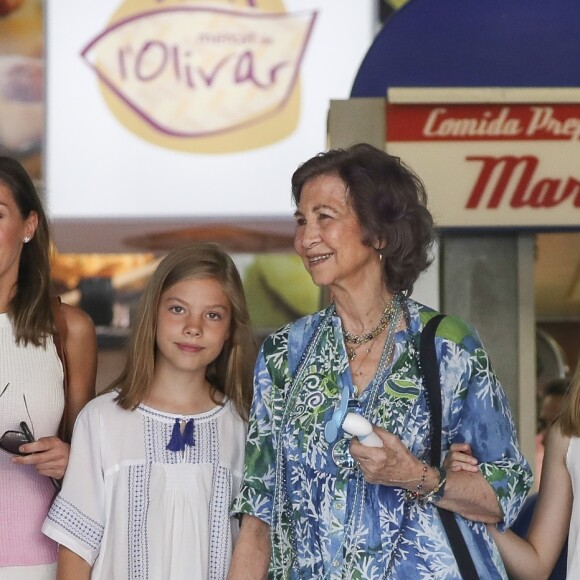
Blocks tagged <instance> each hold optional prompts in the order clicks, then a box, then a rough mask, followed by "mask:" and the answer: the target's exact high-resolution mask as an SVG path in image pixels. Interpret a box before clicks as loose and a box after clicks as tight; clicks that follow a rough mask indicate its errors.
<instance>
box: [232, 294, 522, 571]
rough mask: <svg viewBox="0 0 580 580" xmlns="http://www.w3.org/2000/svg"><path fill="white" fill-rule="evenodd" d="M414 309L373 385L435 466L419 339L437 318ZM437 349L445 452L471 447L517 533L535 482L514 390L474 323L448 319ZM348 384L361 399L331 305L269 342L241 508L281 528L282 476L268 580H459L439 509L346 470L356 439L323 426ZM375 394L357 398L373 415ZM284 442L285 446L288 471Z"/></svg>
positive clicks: (482, 559) (387, 421)
mask: <svg viewBox="0 0 580 580" xmlns="http://www.w3.org/2000/svg"><path fill="white" fill-rule="evenodd" d="M405 308H406V314H407V328H405V329H404V330H400V331H399V332H397V334H396V336H395V352H394V356H393V362H392V366H391V367H390V368H387V369H386V370H385V372H384V373H382V375H383V376H377V377H375V381H376V383H377V384H376V388H377V389H378V392H377V396H376V399H375V401H376V403H375V408H374V409H373V410H371V415H370V417H371V421H372V422H373V423H375V424H376V425H379V426H380V427H383V428H384V429H387V430H388V431H390V432H392V433H394V434H395V435H397V436H398V437H399V438H400V439H401V440H402V441H403V443H404V444H405V445H406V446H407V448H408V449H410V451H411V452H412V453H413V454H414V455H415V456H416V457H418V458H420V459H422V458H425V459H427V458H428V456H429V444H430V423H431V417H430V412H429V407H428V401H427V398H426V393H425V389H424V387H423V380H422V376H421V371H420V367H419V363H418V344H419V337H420V332H421V330H422V328H423V326H424V324H425V323H426V322H427V321H428V320H429V319H430V318H431V317H432V316H434V315H435V314H436V313H435V312H434V311H433V310H431V309H428V308H427V307H425V306H422V305H420V304H418V303H416V302H414V301H412V300H407V301H406V306H405ZM316 329H318V334H317V337H318V338H317V340H316V341H315V344H314V346H313V347H312V349H311V352H310V356H309V357H308V360H306V362H305V366H304V374H303V376H302V380H300V381H299V384H298V385H297V386H296V388H297V391H296V392H297V396H296V397H295V398H293V401H292V402H291V404H290V405H289V406H288V409H287V411H286V412H287V415H286V420H285V421H284V424H283V425H282V426H281V423H282V417H283V415H284V408H285V404H286V403H287V401H288V395H289V390H290V388H291V387H292V385H293V375H294V373H295V372H296V370H297V367H299V361H300V359H301V357H303V356H304V353H305V351H306V348H307V346H308V344H309V341H310V339H311V337H312V336H313V335H314V333H315V331H316ZM435 343H436V351H437V358H438V361H439V365H440V377H441V390H442V424H443V429H442V454H443V456H444V455H445V453H446V452H447V451H448V449H449V446H450V444H451V443H452V442H462V441H468V442H470V443H471V445H472V448H473V452H474V455H475V456H476V457H477V458H478V459H479V461H480V470H481V472H482V473H483V475H484V477H485V478H486V479H487V481H488V482H489V484H490V485H491V486H492V488H493V489H494V491H495V493H496V495H497V498H498V501H499V503H500V506H501V508H502V511H503V515H504V517H503V521H502V522H501V523H500V524H498V525H499V526H500V528H503V527H505V526H509V525H510V524H511V523H512V522H513V520H514V519H515V517H516V516H517V514H518V512H519V510H520V507H521V505H522V503H523V501H524V500H525V497H526V495H527V492H528V490H529V488H530V486H531V483H532V477H531V472H530V468H529V466H528V464H527V462H526V461H525V459H524V458H523V456H522V455H521V453H520V451H519V449H518V445H517V440H516V435H515V428H514V423H513V420H512V416H511V412H510V409H509V406H508V402H507V399H506V396H505V393H504V392H503V389H502V388H501V386H500V384H499V382H498V380H497V378H496V376H495V374H494V372H493V370H492V368H491V365H490V362H489V359H488V356H487V354H486V352H485V350H484V349H483V346H482V344H481V342H480V340H479V338H478V336H477V334H476V332H475V331H474V330H473V329H472V328H471V327H469V325H467V324H466V323H465V322H463V321H462V320H460V319H458V318H453V317H446V318H445V319H444V320H443V322H442V323H441V324H440V325H439V328H438V331H437V336H436V339H435ZM379 374H380V373H379ZM345 385H347V386H348V387H349V389H350V392H351V393H354V389H353V385H352V379H351V374H350V370H349V365H348V359H347V354H346V349H345V344H344V340H343V337H342V331H341V323H340V319H339V318H338V317H337V316H336V315H335V314H334V307H333V306H330V307H329V308H328V309H326V310H324V311H322V312H320V313H317V314H314V315H310V316H307V317H305V318H302V319H300V320H298V321H297V322H295V323H293V324H292V325H288V326H286V327H284V328H282V329H281V330H279V331H278V332H276V333H274V334H272V335H271V336H269V337H268V338H267V339H266V340H265V342H264V344H263V345H262V348H261V351H260V356H259V358H258V361H257V363H256V370H255V395H254V401H253V405H252V411H251V416H250V423H249V432H248V439H247V443H246V459H245V467H244V482H243V486H242V490H241V492H240V495H239V496H238V497H237V499H236V501H235V502H234V508H233V511H234V512H235V513H248V514H252V515H254V516H256V517H258V518H260V519H262V520H263V521H265V522H267V523H268V524H270V525H272V522H273V512H274V509H275V506H274V500H275V484H276V479H277V478H278V480H279V481H280V483H281V487H282V488H283V493H282V495H281V496H276V499H277V500H279V501H278V502H277V505H281V506H282V509H280V510H279V512H280V517H279V519H277V518H274V520H275V521H274V525H273V528H272V532H273V533H274V534H275V535H274V538H275V545H274V557H273V562H274V564H273V565H272V566H271V572H270V577H273V578H281V577H284V578H293V579H294V578H309V579H310V578H317V579H319V578H331V579H338V578H357V579H358V578H360V579H365V580H371V579H375V578H385V577H390V578H434V577H437V578H450V579H455V578H457V579H459V578H460V574H459V571H458V569H457V566H456V563H455V559H454V557H453V554H452V552H451V548H450V546H449V543H448V540H447V536H446V534H445V530H444V528H443V526H442V524H441V521H440V519H439V516H438V513H437V510H436V509H435V507H434V506H433V505H426V506H421V505H419V504H418V503H417V502H412V503H409V502H405V499H404V498H405V493H404V490H402V489H399V488H395V487H387V486H384V485H373V484H365V485H362V477H361V474H360V471H358V470H357V469H352V468H347V467H339V466H337V464H336V463H335V461H334V459H333V452H334V456H335V457H337V456H340V450H341V449H347V446H348V439H346V438H341V439H340V441H339V443H338V444H337V445H338V447H337V448H336V449H335V446H334V444H329V443H328V442H327V441H326V439H325V437H324V428H325V425H326V423H327V422H328V421H329V420H330V418H331V416H332V414H333V412H334V411H335V410H336V408H337V407H338V405H339V404H340V396H341V392H342V390H343V388H344V386H345ZM372 389H373V385H372V384H371V385H370V386H369V387H368V388H367V389H366V390H365V391H364V392H363V394H362V395H361V397H360V399H359V404H360V406H361V409H362V410H363V411H364V410H365V405H367V404H368V401H369V399H371V398H372ZM353 396H354V395H353ZM341 435H343V433H341ZM279 438H282V440H281V441H280V447H279V448H278V443H279ZM277 448H278V449H281V450H282V453H281V454H280V453H278V455H279V458H280V461H279V463H278V464H277V461H276V458H277ZM338 463H339V464H341V462H340V461H339V462H338ZM341 465H342V464H341ZM276 513H277V512H276ZM456 518H457V520H458V522H459V525H460V527H461V529H462V532H463V535H464V537H465V539H466V542H467V545H468V547H469V549H470V552H471V555H472V558H473V560H474V563H475V565H476V567H477V569H478V571H479V573H480V575H481V577H485V578H490V579H491V578H505V577H506V573H505V570H504V567H503V564H502V563H501V559H500V556H499V553H498V551H497V549H496V547H495V544H494V542H493V540H492V539H491V537H490V536H489V534H488V533H487V530H486V528H485V526H484V525H483V524H480V523H475V522H470V521H467V520H465V519H463V518H461V517H459V516H456ZM276 522H280V523H279V524H277V523H276Z"/></svg>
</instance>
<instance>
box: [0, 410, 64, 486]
mask: <svg viewBox="0 0 580 580" xmlns="http://www.w3.org/2000/svg"><path fill="white" fill-rule="evenodd" d="M20 429H22V431H6V432H5V433H4V435H2V437H0V449H2V451H6V453H10V454H11V455H20V456H24V455H30V453H23V452H22V451H20V446H21V445H24V444H25V443H33V442H34V441H35V439H34V435H33V434H32V432H31V431H30V427H28V424H27V423H26V421H21V422H20ZM50 481H51V482H52V485H53V487H54V489H56V491H60V488H61V485H60V481H58V480H57V479H54V478H53V477H51V478H50Z"/></svg>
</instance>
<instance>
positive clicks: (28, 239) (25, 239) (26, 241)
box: [24, 236, 30, 244]
mask: <svg viewBox="0 0 580 580" xmlns="http://www.w3.org/2000/svg"><path fill="white" fill-rule="evenodd" d="M29 241H30V238H29V237H28V236H26V237H25V238H24V243H25V244H27V243H28V242H29Z"/></svg>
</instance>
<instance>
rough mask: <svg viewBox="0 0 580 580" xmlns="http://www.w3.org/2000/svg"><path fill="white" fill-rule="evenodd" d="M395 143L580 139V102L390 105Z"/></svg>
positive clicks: (389, 131) (391, 138)
mask: <svg viewBox="0 0 580 580" xmlns="http://www.w3.org/2000/svg"><path fill="white" fill-rule="evenodd" d="M387 111H388V123H387V135H386V137H387V143H389V142H391V141H482V140H484V141H487V140H490V141H514V140H517V141H525V140H533V141H546V140H551V139H556V140H561V141H569V140H574V141H578V140H579V139H580V103H579V104H568V103H566V104H550V105H544V104H542V105H489V104H486V105H471V104H470V105H455V104H454V105H392V104H390V105H388V109H387Z"/></svg>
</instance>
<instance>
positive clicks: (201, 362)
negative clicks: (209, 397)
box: [155, 278, 232, 378]
mask: <svg viewBox="0 0 580 580" xmlns="http://www.w3.org/2000/svg"><path fill="white" fill-rule="evenodd" d="M231 319H232V305H231V303H230V300H229V298H228V297H227V295H226V293H225V292H224V290H223V288H222V285H221V284H220V283H219V282H218V281H216V280H214V279H213V278H201V279H196V278H192V279H189V280H182V281H181V282H178V283H177V284H175V285H174V286H171V287H170V288H168V289H167V290H166V291H165V292H164V293H163V294H162V295H161V299H160V301H159V309H158V311H157V335H156V343H157V354H156V357H155V367H156V372H157V371H158V370H159V371H164V370H170V371H178V372H186V373H194V374H199V376H200V378H201V377H203V376H205V371H206V369H207V367H208V365H210V364H211V363H212V362H213V361H214V360H215V359H216V358H217V357H218V356H219V355H220V353H221V351H222V348H223V346H224V343H225V341H226V340H227V339H228V338H229V336H230V324H231Z"/></svg>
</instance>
